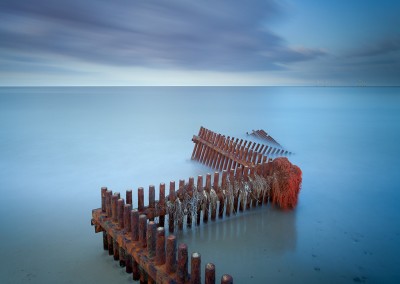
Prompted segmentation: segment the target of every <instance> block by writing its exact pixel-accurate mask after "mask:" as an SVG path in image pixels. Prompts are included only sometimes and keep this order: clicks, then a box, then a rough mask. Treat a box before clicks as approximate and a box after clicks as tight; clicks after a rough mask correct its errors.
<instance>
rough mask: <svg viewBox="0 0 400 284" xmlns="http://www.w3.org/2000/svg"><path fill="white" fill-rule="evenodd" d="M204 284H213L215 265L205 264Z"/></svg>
mask: <svg viewBox="0 0 400 284" xmlns="http://www.w3.org/2000/svg"><path fill="white" fill-rule="evenodd" d="M205 284H215V265H214V264H213V263H207V264H206V282H205Z"/></svg>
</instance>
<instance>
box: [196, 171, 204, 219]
mask: <svg viewBox="0 0 400 284" xmlns="http://www.w3.org/2000/svg"><path fill="white" fill-rule="evenodd" d="M197 194H200V195H203V176H202V175H199V176H198V177H197ZM200 200H201V199H200ZM200 200H199V202H198V204H197V212H196V225H197V226H199V225H200V215H201V206H202V204H201V201H200ZM203 214H204V212H203Z"/></svg>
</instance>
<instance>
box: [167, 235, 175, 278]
mask: <svg viewBox="0 0 400 284" xmlns="http://www.w3.org/2000/svg"><path fill="white" fill-rule="evenodd" d="M166 254H167V255H166V262H165V270H166V272H167V273H168V274H172V273H174V272H175V271H176V237H175V236H174V235H169V236H168V238H167V250H166Z"/></svg>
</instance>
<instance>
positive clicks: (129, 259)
mask: <svg viewBox="0 0 400 284" xmlns="http://www.w3.org/2000/svg"><path fill="white" fill-rule="evenodd" d="M125 265H126V266H125V272H126V273H132V256H131V255H130V254H128V253H126V252H125Z"/></svg>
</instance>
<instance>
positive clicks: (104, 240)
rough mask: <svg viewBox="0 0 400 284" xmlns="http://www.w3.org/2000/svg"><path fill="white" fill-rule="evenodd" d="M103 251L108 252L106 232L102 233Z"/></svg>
mask: <svg viewBox="0 0 400 284" xmlns="http://www.w3.org/2000/svg"><path fill="white" fill-rule="evenodd" d="M103 249H104V250H108V240H107V232H106V231H103Z"/></svg>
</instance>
